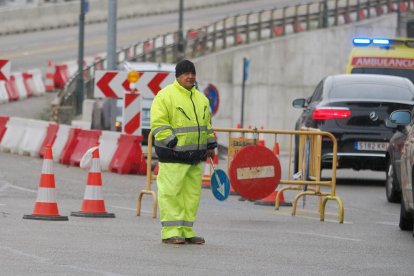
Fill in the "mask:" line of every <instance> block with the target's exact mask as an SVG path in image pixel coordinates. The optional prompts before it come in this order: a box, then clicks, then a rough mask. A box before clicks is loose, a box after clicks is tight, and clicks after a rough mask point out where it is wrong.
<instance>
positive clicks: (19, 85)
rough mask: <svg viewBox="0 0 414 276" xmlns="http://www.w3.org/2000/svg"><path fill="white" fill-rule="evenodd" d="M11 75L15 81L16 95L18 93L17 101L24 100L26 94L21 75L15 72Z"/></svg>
mask: <svg viewBox="0 0 414 276" xmlns="http://www.w3.org/2000/svg"><path fill="white" fill-rule="evenodd" d="M12 75H13V76H14V79H15V83H16V88H17V93H19V100H23V99H26V98H27V94H28V93H27V90H26V87H25V86H24V82H23V75H22V73H21V72H15V73H13V74H12Z"/></svg>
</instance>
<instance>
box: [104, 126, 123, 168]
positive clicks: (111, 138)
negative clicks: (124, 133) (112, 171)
mask: <svg viewBox="0 0 414 276" xmlns="http://www.w3.org/2000/svg"><path fill="white" fill-rule="evenodd" d="M120 135H121V133H120V132H114V131H102V135H101V137H100V138H99V153H100V156H101V159H100V160H101V168H102V170H103V171H109V164H110V163H111V160H112V156H114V154H115V151H116V149H117V147H118V139H119V136H120Z"/></svg>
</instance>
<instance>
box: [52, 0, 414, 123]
mask: <svg viewBox="0 0 414 276" xmlns="http://www.w3.org/2000/svg"><path fill="white" fill-rule="evenodd" d="M413 6H414V5H413V4H412V3H411V1H410V0H327V1H315V2H312V3H307V4H298V5H293V6H292V5H289V6H285V7H282V8H279V7H277V8H273V9H269V10H262V11H259V12H252V13H247V14H237V15H232V16H228V17H226V18H223V19H221V20H218V21H216V22H214V23H212V24H209V25H206V26H203V27H200V28H195V29H190V30H188V31H187V33H186V36H185V42H184V47H179V46H180V45H179V39H178V38H179V33H178V32H172V33H167V34H164V35H159V36H156V37H154V38H151V39H147V40H145V41H141V42H137V43H136V44H134V45H132V46H129V47H125V48H123V49H121V50H119V51H118V52H117V53H116V62H117V64H118V65H120V64H121V63H122V62H124V61H139V62H145V61H151V62H163V63H175V62H176V61H178V60H179V59H182V58H183V57H188V58H196V57H200V56H204V55H207V54H211V53H214V52H217V51H221V50H223V49H227V48H230V47H236V46H239V45H243V44H249V43H253V42H257V41H262V40H266V39H272V38H276V37H281V36H285V35H288V34H292V33H299V32H303V31H310V30H315V29H320V28H328V27H332V26H338V25H342V24H348V23H351V22H357V21H361V20H365V19H369V18H372V17H377V16H381V15H383V14H387V13H394V12H398V13H406V12H408V11H412V10H413V8H414V7H413ZM180 48H183V51H180V50H181V49H180ZM105 67H106V58H101V59H99V60H96V61H95V62H93V63H92V64H91V65H88V66H87V67H85V68H84V70H83V72H82V74H83V75H82V76H83V77H84V83H83V85H84V88H85V92H86V93H85V96H86V98H93V86H94V73H95V71H96V70H103V69H105ZM79 76H80V75H79V72H78V73H76V74H75V75H73V76H72V77H71V78H70V80H69V81H68V82H67V83H66V85H65V87H64V88H63V89H62V90H61V91H60V92H59V94H58V96H57V97H56V99H55V101H54V102H53V104H52V118H51V119H52V120H54V121H57V122H60V123H70V121H71V118H72V117H73V116H75V115H78V114H80V113H81V108H80V107H79V106H77V105H76V99H75V96H76V93H77V81H78V79H79Z"/></svg>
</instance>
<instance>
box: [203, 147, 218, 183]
mask: <svg viewBox="0 0 414 276" xmlns="http://www.w3.org/2000/svg"><path fill="white" fill-rule="evenodd" d="M214 151H215V154H214V158H213V164H214V166H215V167H216V168H218V164H219V154H218V150H217V148H215V150H214ZM212 174H213V167H212V166H211V161H210V158H209V157H207V160H206V162H205V163H204V173H203V180H202V182H201V185H202V186H201V187H203V188H206V189H211V175H212Z"/></svg>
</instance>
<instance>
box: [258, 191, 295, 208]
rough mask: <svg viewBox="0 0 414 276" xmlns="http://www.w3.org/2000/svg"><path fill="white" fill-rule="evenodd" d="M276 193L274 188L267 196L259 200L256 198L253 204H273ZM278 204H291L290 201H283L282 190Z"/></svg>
mask: <svg viewBox="0 0 414 276" xmlns="http://www.w3.org/2000/svg"><path fill="white" fill-rule="evenodd" d="M278 193H279V191H278V190H275V191H274V192H272V193H271V194H270V195H268V196H267V197H265V198H263V199H261V200H256V201H255V202H254V204H255V205H266V206H274V205H275V201H276V196H277V194H278ZM279 206H292V203H290V202H286V201H285V197H284V196H283V192H282V193H281V195H280V199H279Z"/></svg>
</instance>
